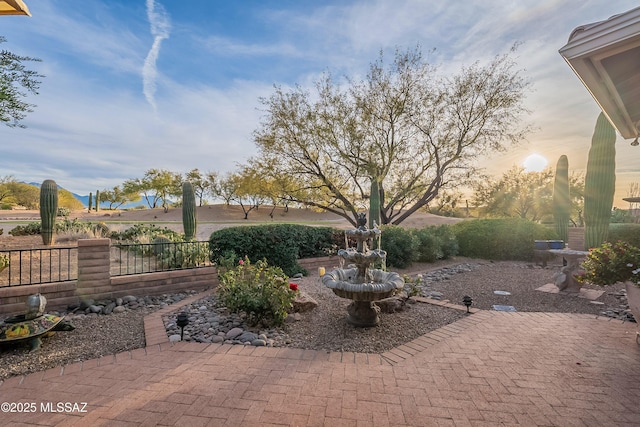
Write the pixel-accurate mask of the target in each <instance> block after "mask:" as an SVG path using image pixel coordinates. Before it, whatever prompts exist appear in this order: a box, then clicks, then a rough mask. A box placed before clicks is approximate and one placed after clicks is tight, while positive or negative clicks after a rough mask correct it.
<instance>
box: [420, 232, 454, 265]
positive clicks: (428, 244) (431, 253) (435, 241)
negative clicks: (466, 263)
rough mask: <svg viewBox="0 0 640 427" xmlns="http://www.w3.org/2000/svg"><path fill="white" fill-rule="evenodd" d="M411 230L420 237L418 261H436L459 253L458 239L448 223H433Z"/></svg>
mask: <svg viewBox="0 0 640 427" xmlns="http://www.w3.org/2000/svg"><path fill="white" fill-rule="evenodd" d="M411 232H412V233H413V235H414V236H415V237H416V238H417V239H418V255H417V258H416V260H417V261H420V262H435V261H437V260H439V259H447V258H451V257H452V256H455V255H457V254H458V240H457V239H456V235H455V234H454V233H453V231H451V229H450V228H449V226H448V225H433V226H429V227H425V228H422V229H417V230H411Z"/></svg>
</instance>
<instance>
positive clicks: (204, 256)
mask: <svg viewBox="0 0 640 427" xmlns="http://www.w3.org/2000/svg"><path fill="white" fill-rule="evenodd" d="M209 258H210V257H209V242H207V241H203V242H158V243H114V244H112V246H111V276H126V275H131V274H141V273H153V272H158V271H170V270H183V269H188V268H199V267H208V266H211V265H212V263H211V261H210V260H209Z"/></svg>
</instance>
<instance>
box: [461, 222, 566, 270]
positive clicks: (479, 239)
mask: <svg viewBox="0 0 640 427" xmlns="http://www.w3.org/2000/svg"><path fill="white" fill-rule="evenodd" d="M451 230H452V231H453V232H454V233H455V235H456V237H457V240H458V246H459V249H460V250H459V255H461V256H466V257H471V258H483V259H490V260H520V261H530V260H532V259H533V249H534V240H553V239H557V235H556V232H555V230H553V229H551V228H548V227H545V226H543V225H540V224H536V223H534V222H531V221H528V220H525V219H519V218H501V219H476V220H469V221H461V222H459V223H457V224H454V225H452V226H451Z"/></svg>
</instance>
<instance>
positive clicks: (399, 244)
mask: <svg viewBox="0 0 640 427" xmlns="http://www.w3.org/2000/svg"><path fill="white" fill-rule="evenodd" d="M380 229H381V230H382V235H381V239H380V247H381V249H382V250H384V251H386V252H387V267H396V268H406V267H409V266H411V264H412V263H413V262H414V261H417V259H418V255H419V254H418V248H419V247H420V239H419V238H418V237H417V236H416V235H415V234H414V233H412V232H411V230H408V229H406V228H402V227H400V226H397V225H385V226H383V227H381V228H380Z"/></svg>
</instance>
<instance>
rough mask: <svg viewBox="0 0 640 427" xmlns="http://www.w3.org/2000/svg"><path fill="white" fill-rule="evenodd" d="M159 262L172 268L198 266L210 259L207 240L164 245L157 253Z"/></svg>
mask: <svg viewBox="0 0 640 427" xmlns="http://www.w3.org/2000/svg"><path fill="white" fill-rule="evenodd" d="M156 256H157V257H158V263H159V264H160V265H161V266H163V267H165V268H170V269H175V268H188V267H196V266H198V265H202V264H204V263H205V262H206V261H207V260H208V259H209V248H208V245H207V244H206V243H205V242H181V243H169V244H165V245H163V250H162V252H160V253H158V254H156Z"/></svg>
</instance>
